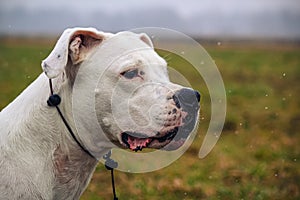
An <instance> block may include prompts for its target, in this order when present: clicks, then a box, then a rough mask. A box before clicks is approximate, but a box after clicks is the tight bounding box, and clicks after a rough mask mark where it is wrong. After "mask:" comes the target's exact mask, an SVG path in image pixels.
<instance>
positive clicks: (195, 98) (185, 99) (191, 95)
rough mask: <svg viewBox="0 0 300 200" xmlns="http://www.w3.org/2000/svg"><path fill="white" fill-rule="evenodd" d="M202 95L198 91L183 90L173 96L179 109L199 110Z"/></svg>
mask: <svg viewBox="0 0 300 200" xmlns="http://www.w3.org/2000/svg"><path fill="white" fill-rule="evenodd" d="M200 97H201V95H200V93H199V92H198V91H196V90H192V89H187V88H183V89H181V90H179V91H177V92H175V94H174V95H173V100H174V102H175V104H176V107H177V108H181V107H184V108H198V107H199V102H200Z"/></svg>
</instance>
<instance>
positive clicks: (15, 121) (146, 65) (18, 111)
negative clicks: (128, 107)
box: [0, 28, 182, 200]
mask: <svg viewBox="0 0 300 200" xmlns="http://www.w3.org/2000/svg"><path fill="white" fill-rule="evenodd" d="M116 35H119V38H118V40H120V42H121V43H124V44H126V43H128V41H129V42H130V44H129V46H132V45H133V48H134V47H137V49H138V48H141V47H142V48H144V49H145V48H149V50H148V51H147V52H144V51H139V50H138V51H134V52H133V53H131V54H128V55H126V56H125V57H123V58H120V59H119V60H117V61H116V62H114V64H113V65H112V66H111V68H109V69H108V70H107V73H106V74H105V78H104V80H103V81H102V82H101V85H98V89H96V90H95V89H94V90H93V91H94V92H95V95H96V102H95V103H96V112H97V113H96V114H97V117H98V119H100V123H102V125H103V127H104V128H103V130H104V133H105V135H106V136H104V135H102V136H101V135H99V136H97V137H100V139H96V140H97V145H98V146H97V147H98V148H99V149H97V150H95V151H97V152H98V153H99V155H103V154H104V153H105V152H107V150H108V149H110V148H112V147H114V145H113V143H112V142H110V141H108V140H105V138H106V137H108V138H109V139H110V140H111V141H113V142H114V143H119V145H120V146H122V141H121V140H120V132H121V131H124V130H122V127H121V128H120V127H118V125H120V124H114V118H113V117H114V116H113V115H112V113H111V109H112V110H115V111H116V112H117V113H119V114H121V115H124V116H120V117H121V119H120V122H121V123H124V124H121V125H124V126H125V127H124V128H125V129H130V128H132V127H130V125H128V124H127V119H128V116H126V113H123V111H122V108H121V107H120V105H119V106H118V105H112V106H113V108H111V107H110V103H111V101H110V99H109V98H110V97H111V96H112V95H113V94H112V93H113V92H112V91H113V90H114V89H115V90H114V91H118V90H120V92H119V93H118V94H119V95H120V97H126V95H127V96H128V94H127V93H126V90H124V86H126V87H127V86H128V87H137V86H139V85H140V84H141V83H142V82H141V81H143V82H146V83H153V82H156V83H157V84H154V85H151V86H149V87H145V88H142V89H141V90H138V91H137V92H136V96H133V98H132V102H133V105H135V104H136V105H137V106H135V107H134V108H133V111H134V112H133V117H132V119H133V120H135V122H136V123H137V124H143V123H144V122H145V121H146V122H145V123H149V120H148V121H147V117H145V116H144V115H143V113H146V112H148V111H149V112H158V111H159V112H160V111H161V110H163V109H168V110H172V109H174V107H175V105H174V102H171V100H168V101H166V98H165V97H166V96H167V95H169V96H172V94H171V93H172V90H174V91H175V90H177V89H181V88H182V87H181V86H178V85H175V84H171V83H170V82H169V79H168V74H167V70H166V62H165V61H164V60H163V59H162V58H160V57H159V56H158V55H157V54H156V53H155V52H154V50H153V45H152V43H151V40H150V39H149V38H148V36H147V35H145V34H133V33H121V34H116ZM113 37H114V34H111V33H103V32H100V31H97V30H95V29H91V28H75V29H67V30H66V31H65V32H64V33H63V34H62V36H61V37H60V39H59V40H58V42H57V44H56V45H55V47H54V49H53V51H52V52H51V53H50V55H49V56H48V57H47V58H46V59H45V60H44V61H43V62H42V67H43V70H44V72H45V73H43V74H41V75H40V76H39V77H38V78H37V79H36V80H35V81H34V82H33V83H32V84H31V85H30V86H29V87H27V88H26V89H25V90H24V91H23V92H22V93H21V94H20V95H19V96H18V97H17V98H16V99H15V100H14V101H13V102H12V103H10V104H9V105H8V106H7V107H6V108H4V109H3V110H2V111H1V113H0V128H1V131H0V199H30V200H35V199H45V200H46V199H47V200H50V199H64V200H66V199H70V200H71V199H79V197H80V195H81V194H82V192H83V191H84V189H85V188H86V187H87V185H88V183H89V181H90V178H91V176H92V174H93V171H94V169H95V167H96V165H97V162H98V161H97V160H96V159H94V158H92V157H90V156H89V155H88V154H86V153H85V152H84V151H82V149H81V148H80V147H79V146H78V145H77V144H76V142H75V141H74V139H73V138H72V137H71V136H70V133H69V132H68V130H67V129H66V127H65V125H64V124H63V122H62V120H61V118H60V116H59V115H58V113H57V110H56V109H55V108H54V107H49V106H48V105H47V103H46V101H47V99H48V97H49V93H50V92H49V84H48V78H52V79H53V89H54V92H55V93H58V94H59V95H60V96H61V98H62V102H61V104H60V105H59V107H60V109H61V111H62V113H63V114H64V116H65V118H66V120H67V121H68V122H69V124H70V126H71V128H72V130H73V131H74V132H75V135H76V136H77V137H78V138H79V140H81V139H82V137H80V134H87V135H88V134H91V135H90V136H89V135H88V136H87V137H88V139H87V141H85V140H81V142H83V145H84V146H86V147H87V148H88V149H89V150H93V148H94V147H93V146H92V145H93V144H90V143H89V142H93V141H94V138H93V137H94V136H93V133H94V132H96V128H95V125H94V124H93V123H92V120H89V116H88V115H83V116H82V117H83V118H84V119H86V120H85V123H86V124H84V126H83V130H82V131H77V129H76V127H75V122H74V118H73V108H72V103H74V102H73V99H72V94H73V86H74V84H75V86H74V87H79V88H81V89H83V90H82V91H85V87H87V85H85V84H84V83H85V82H86V81H88V80H89V78H91V77H92V76H93V75H94V74H96V71H88V70H89V66H98V65H99V70H103V69H101V66H103V65H104V63H108V61H109V60H110V59H111V60H114V59H115V58H112V57H111V56H112V55H113V54H114V53H115V54H116V52H117V51H120V49H119V50H117V49H118V48H119V47H120V48H121V46H122V45H121V43H120V44H119V45H116V44H117V43H114V42H110V40H109V39H111V38H113ZM139 41H140V42H139ZM113 44H114V45H115V46H114V45H113ZM120 45H121V46H120ZM125 46H126V45H125ZM127 46H128V45H127ZM105 53H106V54H105ZM117 54H118V53H117ZM116 56H117V55H116ZM69 58H70V59H69ZM135 62H137V65H136V67H140V68H142V69H143V70H144V73H145V75H143V76H144V77H143V79H135V80H134V81H130V80H126V79H122V78H120V80H119V82H118V84H120V85H118V86H117V88H112V85H113V84H114V83H116V77H119V76H120V73H121V72H122V70H124V69H125V68H126V67H128V64H129V65H132V64H135ZM151 63H152V64H153V63H157V65H155V66H154V67H153V66H151ZM79 69H84V70H87V71H84V72H85V73H83V74H85V75H83V76H80V77H79V78H81V79H80V80H82V82H81V83H79V84H78V83H77V82H76V81H75V79H74V77H75V76H76V74H77V72H78V70H79ZM93 69H94V70H95V68H93ZM45 74H46V75H47V76H46V75H45ZM76 80H77V79H76ZM86 83H87V84H88V82H86ZM158 85H159V86H160V87H158V89H156V87H157V86H158ZM122 88H123V89H122ZM149 92H153V94H154V95H152V96H151V95H148V93H149ZM162 96H164V98H161V97H162ZM145 97H146V98H145ZM143 99H144V100H143ZM88 100H91V99H83V101H84V102H83V105H84V106H85V107H83V110H82V111H85V110H87V109H89V108H88V107H89V106H90V105H89V104H88ZM155 101H157V102H158V104H159V105H160V104H161V105H162V106H161V108H160V107H159V106H158V107H154V108H153V109H152V110H149V106H151V105H152V104H153V102H155ZM121 103H122V102H121ZM114 106H115V107H114ZM120 109H121V110H120ZM166 112H167V110H165V111H164V112H160V113H158V114H157V115H155V120H156V121H153V123H154V124H153V123H152V124H151V123H150V126H149V127H150V129H151V131H150V132H147V130H148V129H147V130H146V129H145V130H144V129H141V130H139V131H143V132H145V133H146V134H148V135H149V136H153V135H151V134H153V130H152V129H164V128H166V127H161V126H162V123H163V122H164V117H165V116H167V115H166ZM178 113H180V111H178V112H177V114H178ZM170 117H171V116H170ZM173 117H174V116H172V118H173ZM175 118H176V120H179V121H180V120H181V119H179V117H175ZM151 120H152V119H151ZM151 120H150V121H151ZM153 120H154V118H153ZM169 121H170V120H169ZM126 124H127V125H126ZM126 126H128V127H126ZM167 128H168V127H167ZM167 128H166V129H167ZM154 132H155V131H154ZM164 132H166V131H164ZM155 133H156V132H155ZM123 147H124V146H123Z"/></svg>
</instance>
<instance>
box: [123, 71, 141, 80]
mask: <svg viewBox="0 0 300 200" xmlns="http://www.w3.org/2000/svg"><path fill="white" fill-rule="evenodd" d="M121 75H122V76H124V77H125V78H127V79H133V78H134V77H137V76H139V70H138V69H131V70H128V71H125V72H122V73H121Z"/></svg>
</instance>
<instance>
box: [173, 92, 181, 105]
mask: <svg viewBox="0 0 300 200" xmlns="http://www.w3.org/2000/svg"><path fill="white" fill-rule="evenodd" d="M173 101H174V102H175V105H176V107H177V108H181V106H180V102H179V99H178V96H177V95H176V94H174V95H173Z"/></svg>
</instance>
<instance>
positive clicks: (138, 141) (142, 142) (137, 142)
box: [127, 137, 151, 150]
mask: <svg viewBox="0 0 300 200" xmlns="http://www.w3.org/2000/svg"><path fill="white" fill-rule="evenodd" d="M150 141H151V139H150V138H133V137H128V141H127V142H128V144H129V145H130V149H131V150H136V149H138V147H139V150H142V148H143V147H146V146H147V144H148V143H149V142H150Z"/></svg>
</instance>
